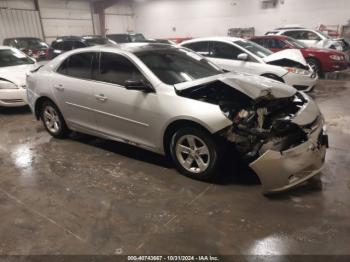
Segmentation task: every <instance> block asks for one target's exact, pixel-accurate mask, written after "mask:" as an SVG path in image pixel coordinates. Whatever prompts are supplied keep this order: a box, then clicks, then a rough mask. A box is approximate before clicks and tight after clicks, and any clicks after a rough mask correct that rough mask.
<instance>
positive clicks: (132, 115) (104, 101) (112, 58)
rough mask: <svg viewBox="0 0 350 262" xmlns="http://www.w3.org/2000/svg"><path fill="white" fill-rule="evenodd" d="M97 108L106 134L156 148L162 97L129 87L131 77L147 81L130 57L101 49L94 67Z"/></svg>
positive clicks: (103, 132)
mask: <svg viewBox="0 0 350 262" xmlns="http://www.w3.org/2000/svg"><path fill="white" fill-rule="evenodd" d="M93 78H94V80H95V81H96V86H95V88H94V90H93V96H94V109H95V110H94V111H95V117H96V122H97V128H98V130H99V132H100V133H102V134H103V135H105V136H108V137H112V138H114V139H117V140H122V141H124V142H127V143H130V144H137V145H141V146H144V147H150V148H152V147H154V141H153V140H154V132H153V131H152V128H153V127H154V126H156V125H155V123H156V121H157V112H156V111H157V110H156V108H157V105H158V101H157V99H158V96H157V94H156V93H145V92H142V91H137V90H128V89H126V88H125V82H126V81H127V80H144V81H147V80H146V78H145V77H144V76H143V74H142V73H141V71H140V70H139V69H138V68H137V66H135V64H133V63H132V62H131V61H130V60H129V58H127V57H126V56H124V55H122V54H117V53H109V52H101V53H100V59H99V63H98V64H96V65H95V66H94V70H93Z"/></svg>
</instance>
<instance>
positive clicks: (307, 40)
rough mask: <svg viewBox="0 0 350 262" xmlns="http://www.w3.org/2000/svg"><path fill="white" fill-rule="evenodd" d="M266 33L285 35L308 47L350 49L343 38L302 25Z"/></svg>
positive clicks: (342, 50)
mask: <svg viewBox="0 0 350 262" xmlns="http://www.w3.org/2000/svg"><path fill="white" fill-rule="evenodd" d="M265 35H285V36H289V37H291V38H294V39H297V40H299V41H300V42H302V43H304V44H305V45H307V46H308V47H315V48H330V49H336V50H338V51H341V52H346V51H347V50H349V44H348V43H347V42H346V41H345V40H344V39H342V38H339V39H332V38H330V36H329V35H327V34H325V33H322V32H321V31H317V30H312V29H307V28H302V27H287V28H277V29H275V30H272V31H269V32H267V33H266V34H265Z"/></svg>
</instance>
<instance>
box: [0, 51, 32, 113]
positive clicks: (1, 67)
mask: <svg viewBox="0 0 350 262" xmlns="http://www.w3.org/2000/svg"><path fill="white" fill-rule="evenodd" d="M36 67H37V65H36V62H35V60H34V59H32V58H30V57H28V56H27V55H26V54H24V53H22V52H21V51H19V50H18V49H16V48H12V47H9V46H0V107H1V106H3V107H16V106H24V105H27V99H26V73H28V72H29V71H31V70H33V69H35V68H36Z"/></svg>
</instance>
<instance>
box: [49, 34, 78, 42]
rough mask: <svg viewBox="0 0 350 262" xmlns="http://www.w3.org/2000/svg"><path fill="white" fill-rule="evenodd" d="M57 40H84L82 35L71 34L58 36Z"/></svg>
mask: <svg viewBox="0 0 350 262" xmlns="http://www.w3.org/2000/svg"><path fill="white" fill-rule="evenodd" d="M57 40H77V41H81V40H84V38H83V37H81V36H74V35H71V36H59V37H57V38H56V40H55V41H57Z"/></svg>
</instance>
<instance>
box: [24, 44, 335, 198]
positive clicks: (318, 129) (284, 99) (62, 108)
mask: <svg viewBox="0 0 350 262" xmlns="http://www.w3.org/2000/svg"><path fill="white" fill-rule="evenodd" d="M27 83H28V89H27V94H28V101H29V104H30V107H31V110H32V112H33V113H34V115H35V117H36V118H37V120H39V119H41V120H42V122H43V125H44V127H45V128H46V130H47V132H48V133H50V134H51V135H52V136H53V137H56V138H64V137H65V136H67V135H68V133H69V131H70V130H74V131H79V132H82V133H88V134H90V135H95V136H98V137H102V138H105V139H112V140H116V141H119V142H123V143H127V144H130V145H133V146H136V147H140V148H144V149H147V150H149V151H153V152H156V153H159V154H161V155H168V156H169V157H170V158H171V159H172V160H173V163H174V164H175V167H176V168H177V169H178V170H179V172H181V173H182V174H184V175H186V176H189V177H191V178H194V179H199V180H205V181H208V180H209V181H210V180H213V179H215V178H217V176H219V175H220V172H219V169H218V168H219V166H220V161H222V160H223V156H224V155H227V154H228V152H229V151H228V147H235V152H237V153H235V154H232V155H230V156H229V158H227V159H230V160H229V161H230V162H232V161H237V162H241V164H243V162H244V163H245V164H248V165H249V166H250V167H251V168H252V169H253V170H254V171H255V172H256V174H257V175H258V176H259V178H260V181H261V183H262V186H263V192H264V193H266V194H267V193H276V192H281V191H285V190H287V189H289V188H292V187H295V186H297V185H299V184H300V183H303V182H305V181H306V180H308V179H310V178H311V177H313V176H315V175H317V174H318V173H319V172H320V171H321V169H322V166H323V165H324V162H325V155H326V148H327V141H328V137H327V135H326V133H325V126H324V123H325V122H324V118H323V116H322V114H321V112H320V110H319V108H318V107H317V104H316V103H315V102H314V101H313V100H312V98H310V97H309V96H307V95H306V94H305V93H303V92H298V91H297V90H295V89H294V88H292V87H290V86H288V85H285V84H282V83H280V82H277V81H273V80H270V79H267V78H264V77H259V76H253V75H247V74H241V73H232V72H230V73H225V72H223V71H222V70H221V69H219V68H218V67H217V66H215V65H214V64H212V63H211V62H210V61H208V60H207V59H205V58H204V57H202V56H200V55H199V54H197V53H194V52H193V51H191V50H189V49H186V48H179V47H176V46H173V45H164V44H124V45H114V46H101V47H90V48H85V49H80V50H74V51H71V52H67V53H66V54H63V55H62V56H61V57H60V58H59V59H58V58H57V59H54V60H53V61H51V62H49V63H48V64H47V65H45V66H43V67H42V68H41V69H40V70H38V71H36V72H33V73H32V74H30V75H29V76H28V78H27ZM82 87H84V88H82ZM225 149H226V150H225Z"/></svg>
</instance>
